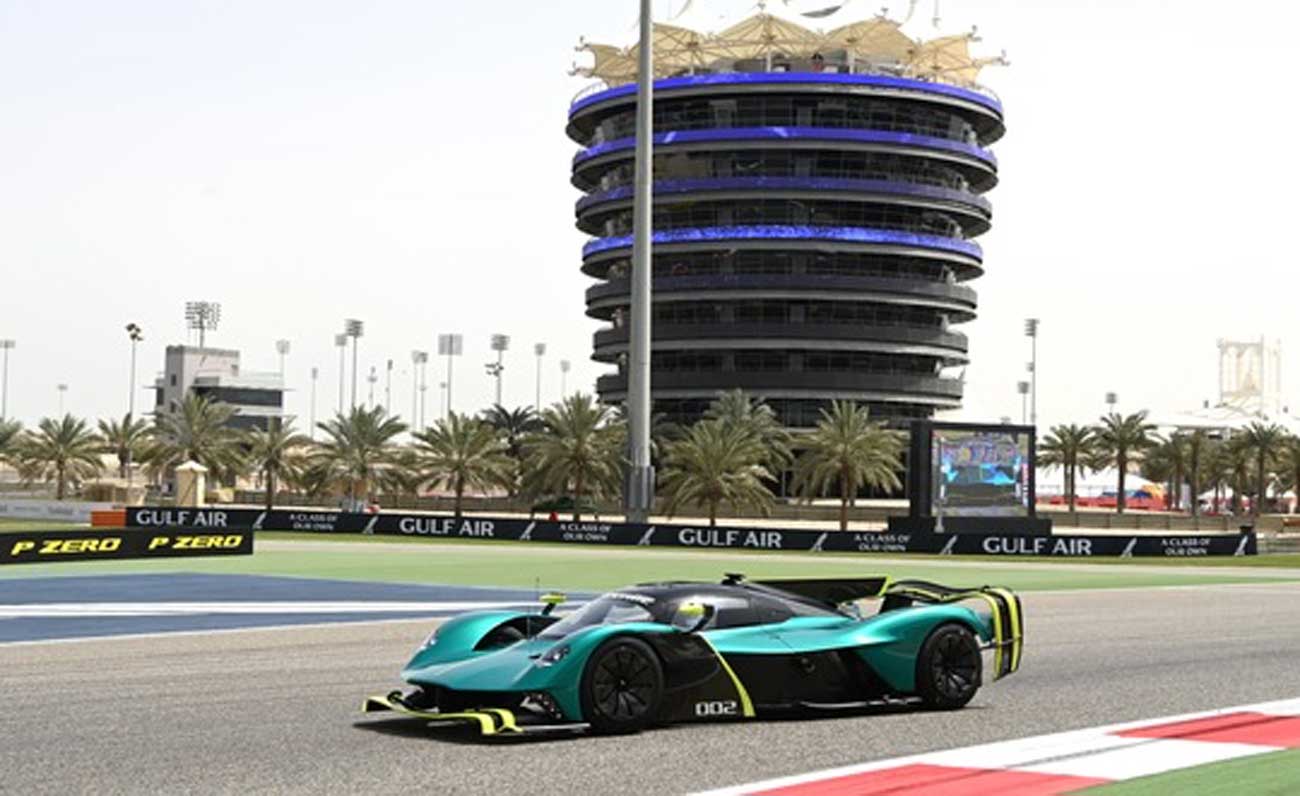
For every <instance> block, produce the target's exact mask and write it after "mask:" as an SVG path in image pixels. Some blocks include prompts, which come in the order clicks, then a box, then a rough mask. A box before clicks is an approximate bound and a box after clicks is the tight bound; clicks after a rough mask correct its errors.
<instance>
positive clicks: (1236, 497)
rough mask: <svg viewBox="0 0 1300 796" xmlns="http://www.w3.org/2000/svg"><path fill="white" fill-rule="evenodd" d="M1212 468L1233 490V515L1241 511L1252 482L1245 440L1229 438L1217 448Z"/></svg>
mask: <svg viewBox="0 0 1300 796" xmlns="http://www.w3.org/2000/svg"><path fill="white" fill-rule="evenodd" d="M1212 466H1213V468H1214V471H1215V473H1216V475H1217V476H1218V478H1219V480H1220V482H1221V483H1222V485H1223V486H1225V487H1227V488H1229V489H1231V490H1232V501H1231V503H1229V505H1230V506H1231V509H1232V513H1233V514H1237V513H1238V512H1240V511H1241V496H1242V495H1244V494H1246V490H1247V484H1248V483H1249V482H1250V448H1249V447H1248V446H1247V445H1246V443H1245V438H1244V437H1242V436H1240V435H1238V436H1235V437H1229V438H1228V439H1227V440H1225V441H1223V442H1221V443H1219V444H1218V445H1217V446H1216V449H1215V452H1214V457H1213V461H1212Z"/></svg>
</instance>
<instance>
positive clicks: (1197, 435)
mask: <svg viewBox="0 0 1300 796" xmlns="http://www.w3.org/2000/svg"><path fill="white" fill-rule="evenodd" d="M1185 439H1186V440H1187V479H1188V480H1189V481H1190V482H1191V487H1192V516H1193V517H1199V516H1201V486H1202V485H1201V470H1202V468H1203V465H1204V464H1205V458H1206V455H1207V453H1208V449H1209V447H1210V444H1209V443H1210V438H1209V435H1208V434H1206V433H1205V430H1204V429H1200V428H1198V429H1195V430H1194V431H1192V432H1191V433H1190V434H1187V435H1185Z"/></svg>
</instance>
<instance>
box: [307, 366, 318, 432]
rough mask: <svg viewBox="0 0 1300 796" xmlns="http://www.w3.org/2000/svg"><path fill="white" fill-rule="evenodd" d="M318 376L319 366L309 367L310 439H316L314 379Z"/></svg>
mask: <svg viewBox="0 0 1300 796" xmlns="http://www.w3.org/2000/svg"><path fill="white" fill-rule="evenodd" d="M319 377H320V368H312V369H311V429H310V431H309V433H310V434H311V438H312V439H316V379H318V378H319Z"/></svg>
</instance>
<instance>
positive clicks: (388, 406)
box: [384, 359, 393, 415]
mask: <svg viewBox="0 0 1300 796" xmlns="http://www.w3.org/2000/svg"><path fill="white" fill-rule="evenodd" d="M384 412H385V414H390V415H391V414H392V413H393V360H391V359H390V360H388V370H387V372H386V373H385V374H384Z"/></svg>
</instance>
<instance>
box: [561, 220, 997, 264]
mask: <svg viewBox="0 0 1300 796" xmlns="http://www.w3.org/2000/svg"><path fill="white" fill-rule="evenodd" d="M725 240H826V241H838V242H841V243H881V244H886V245H891V246H913V247H917V248H922V249H936V250H939V251H946V252H955V253H957V254H964V255H966V256H968V257H973V258H975V259H976V260H980V261H983V259H984V250H983V249H981V248H980V247H979V244H976V243H972V242H970V241H965V240H956V239H954V238H945V237H943V236H942V235H922V234H919V233H916V232H899V231H895V230H888V229H872V228H869V227H813V226H788V225H782V224H764V225H754V226H734V227H696V228H691V229H669V230H663V231H660V232H656V233H654V236H653V240H652V242H653V243H654V244H668V243H694V242H709V241H725ZM631 247H632V236H631V235H620V236H618V237H614V238H597V239H596V240H593V241H590V242H589V243H587V245H586V246H583V247H582V256H583V257H584V258H586V257H590V256H592V255H593V254H600V253H601V252H605V251H609V250H611V249H628V248H631Z"/></svg>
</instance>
